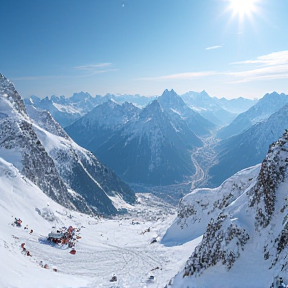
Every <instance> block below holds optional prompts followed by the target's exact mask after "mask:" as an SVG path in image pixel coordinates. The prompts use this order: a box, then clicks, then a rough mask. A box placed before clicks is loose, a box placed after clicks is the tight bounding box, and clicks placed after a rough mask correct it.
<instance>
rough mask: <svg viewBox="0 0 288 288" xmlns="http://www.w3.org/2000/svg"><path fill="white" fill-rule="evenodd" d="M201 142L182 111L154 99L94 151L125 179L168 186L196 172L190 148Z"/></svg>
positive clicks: (199, 144) (197, 145)
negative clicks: (177, 112)
mask: <svg viewBox="0 0 288 288" xmlns="http://www.w3.org/2000/svg"><path fill="white" fill-rule="evenodd" d="M201 145H202V141H201V140H200V139H199V138H198V137H197V136H196V135H195V134H194V133H193V132H192V131H191V130H190V129H189V127H188V125H187V124H186V122H185V121H183V120H182V119H181V117H180V116H179V115H178V114H176V113H174V115H171V114H169V113H167V112H166V111H165V110H163V109H162V108H161V106H160V104H159V102H158V100H154V101H153V102H152V103H151V104H149V105H148V106H146V107H145V108H144V109H143V110H142V111H141V112H140V113H139V116H138V117H136V118H134V119H132V120H130V121H129V122H127V124H126V125H125V126H123V127H122V128H121V129H120V130H119V131H116V132H115V133H114V134H113V135H112V136H111V137H110V138H109V139H107V141H106V142H105V143H103V145H101V146H100V147H99V148H97V149H96V150H95V151H93V153H95V155H97V157H99V159H100V160H101V161H102V162H103V163H105V164H106V165H107V166H108V167H110V168H111V169H113V170H114V171H115V172H116V173H117V174H118V175H119V176H120V177H121V178H122V179H123V180H125V181H128V182H132V183H145V184H150V185H168V184H173V183H175V182H181V181H183V180H184V179H185V176H186V177H187V176H189V175H191V174H193V173H194V172H195V168H194V165H193V163H192V161H191V159H190V153H189V150H192V149H193V148H195V147H199V146H201ZM116 159H117V160H116Z"/></svg>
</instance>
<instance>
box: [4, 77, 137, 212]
mask: <svg viewBox="0 0 288 288" xmlns="http://www.w3.org/2000/svg"><path fill="white" fill-rule="evenodd" d="M0 76H1V77H0V113H1V114H0V128H1V129H0V157H2V158H3V159H5V160H6V161H8V162H11V163H12V164H13V165H14V166H15V167H17V168H18V169H19V170H20V171H21V173H23V175H25V176H26V177H27V178H28V179H30V180H31V181H32V182H33V183H35V184H36V185H37V186H38V187H39V188H41V190H42V191H43V192H44V193H46V194H47V195H48V196H49V197H50V198H52V199H53V200H55V201H57V202H58V203H60V204H61V205H63V206H65V207H67V208H70V209H74V210H79V211H81V212H85V213H92V212H95V213H102V214H106V215H108V214H115V213H117V209H116V208H115V206H114V204H113V203H114V202H117V201H118V202H119V201H122V202H123V200H124V201H127V202H129V203H134V202H135V194H134V192H133V191H132V190H131V189H130V188H129V187H128V186H127V185H126V184H125V183H123V182H122V181H121V180H120V179H119V178H118V177H117V176H116V175H115V174H114V173H113V172H112V171H110V170H109V169H108V168H106V167H105V166H103V165H102V164H101V163H100V162H99V161H98V160H97V158H96V157H95V156H94V155H93V154H92V153H91V152H88V151H87V150H85V149H83V148H81V147H79V146H78V145H76V144H75V143H74V142H73V141H72V140H71V139H70V137H69V136H68V135H67V134H66V133H65V131H64V130H63V129H62V128H61V126H60V125H59V124H58V123H57V122H55V120H54V119H53V118H52V116H51V114H50V113H49V112H47V111H43V110H37V109H36V108H35V107H32V106H27V110H26V108H25V106H24V102H23V100H22V99H21V97H20V95H19V94H18V93H17V91H16V90H15V88H14V86H13V84H12V83H11V82H10V81H9V80H7V79H6V78H5V77H4V76H3V75H0ZM27 111H28V112H29V115H30V116H31V118H32V119H33V121H32V120H31V118H30V117H29V116H28V115H27Z"/></svg>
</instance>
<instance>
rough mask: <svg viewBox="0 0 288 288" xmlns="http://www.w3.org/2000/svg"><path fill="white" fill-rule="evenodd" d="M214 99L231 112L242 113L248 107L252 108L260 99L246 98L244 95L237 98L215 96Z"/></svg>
mask: <svg viewBox="0 0 288 288" xmlns="http://www.w3.org/2000/svg"><path fill="white" fill-rule="evenodd" d="M213 99H214V101H215V102H216V103H217V104H218V105H220V106H221V107H222V108H223V109H224V110H226V111H229V112H231V113H236V114H240V113H243V112H245V111H247V110H248V109H250V108H251V107H252V106H254V105H255V104H256V103H257V102H258V99H253V100H251V99H245V98H243V97H239V98H235V99H226V98H224V97H223V98H220V99H219V98H216V97H213Z"/></svg>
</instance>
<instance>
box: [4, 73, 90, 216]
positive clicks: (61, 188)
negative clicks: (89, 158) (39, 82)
mask: <svg viewBox="0 0 288 288" xmlns="http://www.w3.org/2000/svg"><path fill="white" fill-rule="evenodd" d="M0 113H1V114H0V115H1V116H0V155H1V157H2V158H3V159H5V160H6V161H8V162H12V163H13V165H14V166H16V167H17V168H18V169H19V170H20V171H21V172H22V173H23V175H25V176H26V177H27V178H28V179H30V180H31V181H32V182H33V183H35V184H36V185H37V186H38V187H40V188H41V190H42V191H43V192H44V193H46V194H47V195H48V196H49V197H50V198H52V199H53V200H55V201H56V202H58V203H60V204H61V205H63V206H65V207H67V208H70V209H78V210H80V211H83V212H86V213H87V212H90V211H91V209H90V208H89V207H88V205H87V203H85V201H84V200H83V198H81V197H80V195H75V196H72V195H71V194H70V193H68V190H67V188H66V186H65V184H64V182H63V181H62V179H61V177H60V176H59V174H58V172H57V169H56V167H55V164H54V162H53V160H52V158H51V157H49V155H48V154H47V152H46V151H45V148H44V147H43V145H42V143H41V142H40V140H39V138H38V137H37V134H36V133H35V131H34V130H33V127H32V124H31V121H30V119H29V117H28V115H27V114H26V109H25V106H24V102H23V100H22V99H21V96H20V95H19V94H18V92H17V91H16V89H15V88H14V86H13V84H12V83H11V82H10V81H9V80H8V79H6V78H5V77H4V76H3V75H2V74H0Z"/></svg>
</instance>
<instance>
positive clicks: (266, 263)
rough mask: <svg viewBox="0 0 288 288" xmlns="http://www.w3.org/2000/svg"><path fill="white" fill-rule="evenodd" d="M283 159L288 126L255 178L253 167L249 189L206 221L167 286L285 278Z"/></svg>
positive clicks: (262, 283) (287, 184) (287, 210)
mask: <svg viewBox="0 0 288 288" xmlns="http://www.w3.org/2000/svg"><path fill="white" fill-rule="evenodd" d="M287 159H288V131H286V132H285V133H284V135H283V136H282V137H281V138H280V139H279V140H278V141H277V142H275V143H273V144H272V145H271V146H270V149H269V151H268V153H267V155H266V158H265V159H264V161H263V162H262V165H261V169H260V172H259V174H258V176H257V178H253V177H254V176H253V173H254V172H255V171H254V172H253V169H252V170H251V172H253V173H252V175H251V178H249V179H248V182H250V183H251V184H250V185H247V184H248V182H247V184H246V187H247V189H245V190H243V191H242V192H241V193H240V195H239V196H238V197H237V198H236V199H235V200H234V201H232V202H230V203H229V205H227V206H226V205H225V206H226V207H223V208H222V209H221V210H220V211H219V213H217V215H214V216H213V218H212V219H211V220H210V221H209V223H208V225H207V228H206V231H205V233H204V235H203V239H202V241H201V243H200V244H199V245H198V246H197V247H196V249H195V250H194V252H193V253H192V255H191V256H190V258H189V259H188V261H187V262H186V265H185V268H184V270H182V271H181V272H179V273H178V274H177V275H176V277H175V278H174V279H173V280H171V282H170V283H171V285H168V286H167V287H177V288H179V287H183V288H184V287H185V288H186V287H224V288H225V287H227V288H228V287H235V288H236V287H247V288H249V287H251V288H252V287H253V288H254V287H267V288H268V287H270V286H271V285H272V283H273V282H274V280H275V278H277V277H283V279H284V282H286V283H287V281H288V278H287V271H288V260H287V244H288V241H287V217H288V216H287V215H288V203H287V189H288V178H287V177H288V169H287V168H288V160H287ZM244 171H245V170H244ZM240 176H241V173H240ZM241 179H242V178H241ZM231 188H232V187H231ZM218 193H220V194H222V191H221V190H220V191H219V192H218ZM224 198H225V196H224ZM224 198H223V199H224ZM211 204H212V203H211ZM172 282H173V284H172Z"/></svg>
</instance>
